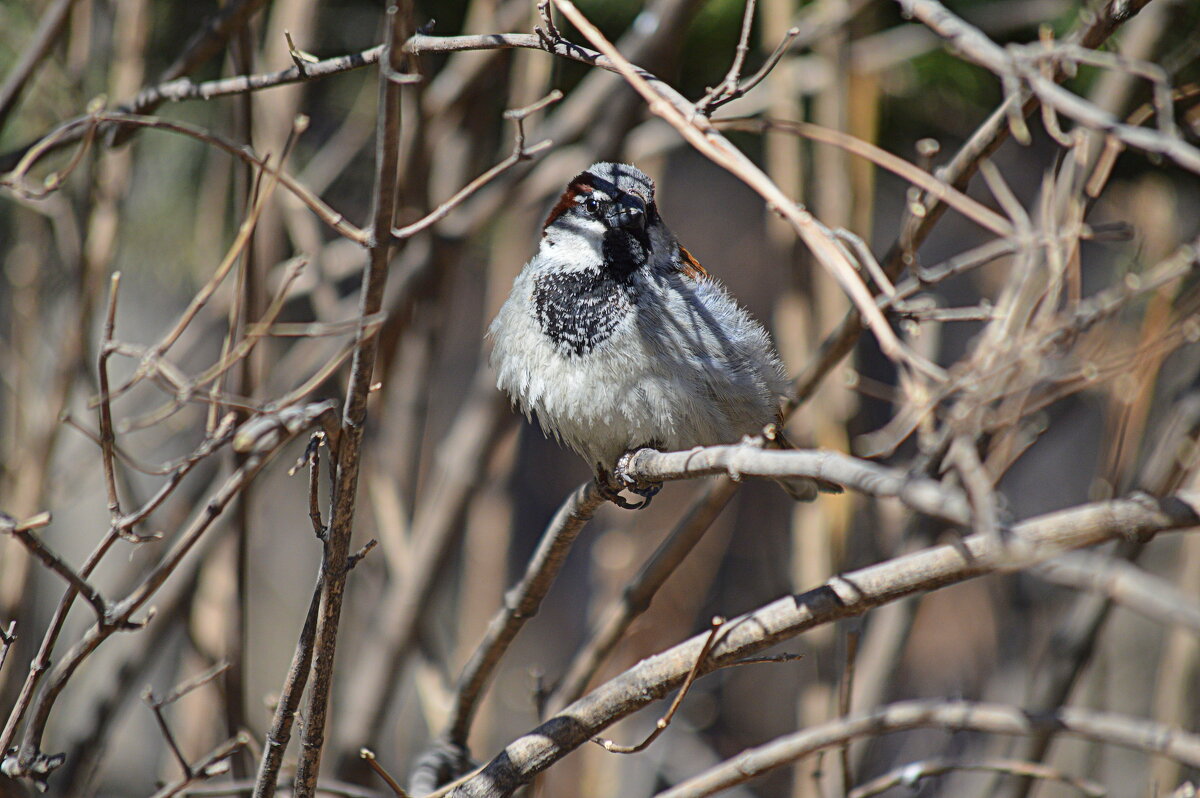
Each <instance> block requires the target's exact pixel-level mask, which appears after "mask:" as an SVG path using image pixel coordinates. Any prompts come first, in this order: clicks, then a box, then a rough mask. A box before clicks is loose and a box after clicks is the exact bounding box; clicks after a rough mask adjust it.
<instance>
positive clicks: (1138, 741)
mask: <svg viewBox="0 0 1200 798" xmlns="http://www.w3.org/2000/svg"><path fill="white" fill-rule="evenodd" d="M919 728H938V729H946V730H953V731H959V730H965V729H970V730H973V731H982V732H988V733H991V734H1016V735H1030V734H1036V733H1039V732H1042V731H1046V730H1048V729H1054V730H1056V731H1064V732H1066V733H1068V734H1072V735H1075V736H1078V737H1083V738H1085V739H1088V740H1093V741H1096V742H1102V743H1108V744H1111V745H1119V746H1123V747H1126V748H1133V749H1136V750H1140V751H1145V752H1148V753H1156V754H1161V755H1162V756H1167V757H1170V758H1172V759H1178V760H1180V761H1182V762H1186V763H1188V764H1191V765H1192V766H1195V765H1196V764H1197V763H1200V737H1197V736H1196V735H1193V734H1189V733H1187V732H1185V731H1183V730H1181V729H1176V728H1172V727H1170V726H1165V725H1164V724H1161V723H1154V722H1153V721H1147V720H1141V719H1139V718H1132V717H1129V716H1127V715H1118V714H1115V713H1105V712H1097V711H1095V710H1089V709H1079V708H1074V707H1064V708H1062V709H1058V710H1056V711H1052V712H1045V713H1032V712H1028V711H1026V710H1022V709H1020V708H1019V707H1013V706H1008V705H1005V704H983V703H972V702H969V701H905V702H901V703H897V704H891V705H889V706H886V707H882V708H880V709H878V710H875V711H874V712H867V713H863V714H860V715H854V716H851V717H849V718H844V719H838V720H835V721H833V722H831V723H826V724H822V725H820V726H816V727H814V728H810V729H805V730H804V731H800V732H796V733H794V734H790V735H786V736H784V737H780V738H778V739H776V740H773V741H772V742H769V743H766V744H765V745H761V746H759V747H757V748H752V749H750V750H748V751H743V752H742V753H741V754H739V755H738V756H737V757H735V758H734V759H732V760H729V761H727V762H724V763H722V764H721V765H718V766H717V767H715V768H710V769H709V770H707V771H706V772H704V773H701V774H700V775H698V776H696V777H694V778H691V779H688V780H687V781H685V782H683V783H682V784H678V785H676V786H675V787H672V788H671V789H669V790H665V791H664V792H660V793H659V794H658V796H657V798H702V796H706V795H712V794H714V793H716V792H719V791H721V790H724V789H728V788H729V787H732V786H734V785H736V784H741V783H743V782H745V781H748V780H750V779H752V778H754V777H756V776H759V775H761V774H763V773H766V772H768V771H770V770H773V769H774V768H777V767H781V766H784V765H787V764H790V763H792V762H794V761H796V760H797V759H799V758H801V757H803V756H807V755H808V754H811V753H814V752H816V751H820V750H823V749H826V748H830V747H833V746H835V745H839V744H841V743H843V742H845V741H848V740H851V739H854V738H860V737H871V736H876V735H879V734H890V733H892V732H898V731H908V730H910V729H919Z"/></svg>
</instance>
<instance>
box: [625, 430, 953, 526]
mask: <svg viewBox="0 0 1200 798" xmlns="http://www.w3.org/2000/svg"><path fill="white" fill-rule="evenodd" d="M625 473H626V474H628V475H629V476H631V477H633V478H634V479H639V480H644V481H646V482H662V481H664V480H669V479H687V478H689V477H701V476H709V475H712V474H729V476H730V477H732V478H734V479H739V478H741V477H743V476H752V477H774V478H779V477H812V478H814V479H826V480H829V481H830V482H836V483H838V484H839V485H843V486H845V487H847V488H850V489H851V490H857V491H859V492H860V493H865V494H867V495H868V496H884V497H889V498H897V499H899V500H900V501H902V502H903V503H904V504H905V505H907V506H908V507H911V508H912V509H914V510H917V511H918V512H922V513H926V514H927V515H932V516H936V517H938V518H943V519H945V520H947V521H950V522H951V523H955V524H964V525H966V524H970V523H971V511H970V509H969V507H968V506H967V502H966V499H965V498H964V497H963V495H962V494H961V493H960V492H959V491H957V490H955V489H952V488H947V487H946V486H944V485H942V484H941V483H939V482H937V481H935V480H932V479H922V478H916V477H910V476H909V475H907V474H905V473H904V472H903V471H898V470H896V469H892V468H885V467H884V466H881V465H877V464H875V463H872V462H870V461H868V460H859V459H858V458H856V457H851V456H849V455H846V454H841V453H840V452H828V451H811V450H807V451H806V450H800V449H789V450H785V451H774V450H766V449H763V448H761V447H759V446H757V445H755V444H753V443H735V444H731V445H728V446H708V447H705V448H696V449H692V450H691V451H687V452H659V451H656V450H654V449H639V450H638V451H636V452H634V453H633V454H632V455H630V456H629V459H628V461H627V462H626V466H625Z"/></svg>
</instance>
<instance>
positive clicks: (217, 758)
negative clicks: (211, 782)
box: [150, 732, 250, 798]
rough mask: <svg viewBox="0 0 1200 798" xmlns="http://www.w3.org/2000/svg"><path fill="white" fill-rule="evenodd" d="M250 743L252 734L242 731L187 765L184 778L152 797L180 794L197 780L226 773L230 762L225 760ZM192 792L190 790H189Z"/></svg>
mask: <svg viewBox="0 0 1200 798" xmlns="http://www.w3.org/2000/svg"><path fill="white" fill-rule="evenodd" d="M249 744H250V735H248V734H246V732H241V733H239V734H237V735H236V736H234V737H231V738H230V739H228V740H226V741H225V742H223V743H221V744H220V745H218V746H217V747H216V748H214V749H213V750H212V751H210V752H209V753H208V754H206V755H204V756H203V757H201V758H200V759H199V760H197V761H195V762H193V763H191V764H190V765H188V766H187V772H186V773H185V774H184V776H183V778H181V779H177V780H175V781H173V782H171V783H170V784H167V785H166V786H165V787H163V788H162V789H160V790H159V791H158V792H156V793H154V795H152V796H150V798H172V796H175V795H179V794H180V793H182V792H183V791H184V790H187V788H188V787H190V786H191V785H193V784H195V783H196V782H197V781H200V780H203V779H209V778H212V777H213V776H219V775H221V774H222V773H224V772H225V771H226V770H227V769H228V767H229V764H228V763H227V762H226V761H225V760H227V759H229V757H231V756H233V755H234V754H236V753H237V752H238V751H241V750H242V749H243V748H245V747H246V746H247V745H249ZM189 792H190V791H189Z"/></svg>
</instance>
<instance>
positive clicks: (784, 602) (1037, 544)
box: [450, 494, 1200, 798]
mask: <svg viewBox="0 0 1200 798" xmlns="http://www.w3.org/2000/svg"><path fill="white" fill-rule="evenodd" d="M1198 506H1200V497H1196V496H1192V495H1190V494H1189V495H1186V496H1185V495H1178V496H1172V497H1168V498H1165V499H1160V500H1157V501H1156V500H1151V499H1145V498H1139V499H1123V500H1117V501H1111V502H1099V503H1095V504H1087V505H1082V506H1080V507H1076V508H1073V509H1070V510H1064V511H1061V512H1058V513H1052V514H1050V515H1045V516H1040V517H1038V518H1032V519H1030V520H1028V521H1024V522H1022V523H1020V524H1017V525H1016V526H1015V527H1013V529H1012V530H1011V532H1010V533H1009V534H1008V535H1007V536H1005V539H1004V540H1002V541H1001V540H997V539H996V538H997V536H995V535H982V534H975V535H971V536H969V537H967V538H964V539H963V540H962V541H961V542H959V543H958V544H956V545H952V546H935V547H933V548H929V549H924V550H922V551H918V552H914V553H912V554H907V555H903V556H900V557H896V558H895V559H892V560H889V561H887V562H883V563H880V564H878V565H873V566H869V567H867V568H863V569H859V570H857V571H851V572H848V573H845V574H843V575H841V576H837V577H834V578H833V579H831V580H830V581H829V582H827V583H826V584H824V585H822V586H821V587H818V588H816V589H814V590H810V591H808V592H806V593H802V594H800V595H797V596H787V597H785V598H782V599H779V600H778V601H775V602H773V603H771V604H768V605H766V606H764V607H761V608H759V609H758V610H756V611H754V612H752V613H749V614H747V615H743V616H741V617H738V618H733V619H730V621H729V622H728V624H727V625H726V629H727V632H726V633H725V634H724V635H722V637H721V640H720V641H719V642H718V644H717V645H716V646H714V648H713V651H712V653H711V655H710V657H709V663H710V665H709V666H708V669H710V670H711V669H713V668H716V667H719V666H720V665H721V664H722V663H725V662H728V661H731V660H738V659H741V658H743V657H746V656H749V655H753V654H755V653H757V652H759V651H762V650H763V649H765V648H767V647H769V646H771V645H774V644H775V643H778V642H780V641H782V640H787V639H790V638H792V637H794V636H796V635H798V634H800V633H801V632H804V631H806V630H808V629H812V628H814V627H816V626H820V625H823V624H827V623H830V622H831V621H835V620H838V619H841V618H846V617H851V616H854V615H861V614H862V613H864V612H866V611H867V610H868V609H872V608H874V607H877V606H880V605H882V604H886V603H888V602H891V601H894V600H896V599H898V598H901V597H903V596H906V595H909V594H911V593H915V592H918V591H927V590H934V589H937V588H939V587H944V586H946V585H949V584H953V583H955V582H960V581H963V580H966V579H971V578H974V577H977V576H980V575H982V574H985V573H989V572H991V571H993V570H995V569H998V568H1004V569H1008V568H1019V567H1027V566H1030V565H1034V564H1036V563H1037V562H1039V561H1043V560H1046V559H1048V558H1050V557H1053V556H1055V555H1057V554H1058V553H1060V552H1062V551H1064V550H1068V549H1074V548H1081V547H1083V546H1090V545H1094V544H1096V543H1099V542H1102V541H1104V540H1110V539H1113V538H1120V537H1123V538H1135V537H1136V538H1145V537H1149V536H1152V535H1154V534H1156V533H1158V532H1162V531H1166V530H1169V529H1181V528H1187V527H1191V526H1195V525H1196V524H1197V523H1200V515H1197V511H1196V507H1198ZM705 637H707V635H704V636H701V637H693V638H692V639H691V640H688V641H686V642H684V643H681V644H679V645H677V646H675V647H673V648H671V649H668V650H666V651H664V652H662V653H660V654H657V655H655V656H653V657H650V658H648V659H645V660H643V661H642V662H640V663H638V664H637V665H636V666H634V667H633V668H631V669H630V670H628V671H626V672H625V673H623V674H621V675H620V676H618V677H616V678H614V679H612V680H611V681H609V682H607V683H605V684H603V685H601V686H600V687H598V688H596V689H595V690H593V691H592V692H591V693H589V694H588V695H586V696H584V697H583V698H581V699H580V700H578V701H576V702H574V703H573V704H571V705H570V706H568V707H565V708H564V709H563V710H562V711H561V712H559V713H558V714H557V715H555V716H554V717H552V718H550V719H549V720H547V721H546V722H545V723H543V724H542V725H541V726H539V727H538V728H537V729H535V730H533V731H531V732H529V733H527V734H526V735H524V736H522V737H521V738H519V739H517V740H514V741H513V742H511V743H510V744H509V745H508V746H506V748H505V749H504V752H503V754H502V755H500V756H499V757H497V758H495V759H493V760H492V761H491V762H490V763H489V764H488V765H487V766H486V767H485V768H484V769H483V770H482V771H481V772H480V773H479V774H478V775H476V776H473V777H471V778H469V779H467V780H466V781H465V782H464V783H462V784H460V785H459V786H457V787H455V788H454V789H453V790H452V791H450V794H452V795H455V796H457V797H459V798H465V797H466V796H471V798H482V797H483V796H488V797H489V798H491V797H492V796H495V797H496V798H499V796H502V795H506V794H508V793H509V792H511V791H512V790H513V789H515V788H516V787H518V786H519V785H521V784H524V783H526V782H528V781H529V779H531V778H533V776H534V775H536V774H537V773H539V772H541V771H543V770H545V769H546V768H548V767H550V766H551V765H552V764H554V762H556V761H557V760H558V759H560V758H561V757H563V756H565V755H566V754H567V753H569V752H570V751H572V750H574V749H575V748H577V747H579V746H580V745H583V744H584V743H586V742H587V741H588V740H590V739H591V738H592V737H593V736H595V735H596V734H597V733H598V732H599V731H600V730H602V729H604V728H605V727H607V726H609V725H611V724H612V723H614V722H616V721H617V720H619V719H621V718H623V717H625V716H627V715H629V714H632V713H633V712H635V711H637V710H638V709H641V708H642V707H644V706H646V705H647V704H649V703H650V702H652V701H654V700H657V699H658V698H661V697H662V696H664V695H665V694H666V693H667V692H668V691H670V690H672V689H674V687H675V686H676V685H678V684H680V683H682V681H683V680H684V678H686V676H687V674H688V672H689V671H690V670H691V668H692V666H693V665H694V663H695V661H696V656H697V654H698V653H699V652H700V650H701V648H702V647H703V645H704V638H705ZM1022 717H1023V716H1022ZM1024 722H1028V721H1024ZM1056 722H1057V721H1056ZM1136 723H1142V724H1145V723H1147V722H1144V721H1137V722H1136ZM1149 725H1150V726H1155V727H1156V730H1158V731H1162V730H1161V729H1160V728H1158V727H1157V725H1156V724H1149ZM1138 728H1139V729H1143V728H1144V727H1142V726H1139V727H1138ZM1032 731H1033V730H1032V728H1031V733H1032ZM1156 739H1158V740H1159V741H1160V742H1161V741H1164V740H1165V741H1167V742H1166V743H1165V745H1166V746H1167V747H1168V748H1169V750H1170V751H1171V754H1172V755H1176V754H1178V753H1179V750H1178V749H1177V747H1176V742H1177V741H1182V742H1179V745H1181V746H1184V748H1185V750H1186V752H1187V756H1188V757H1189V761H1190V757H1191V756H1192V750H1193V749H1192V748H1191V746H1193V745H1195V746H1197V747H1196V748H1195V755H1196V756H1197V757H1200V738H1196V739H1195V740H1193V738H1191V737H1190V736H1183V737H1180V736H1178V735H1168V736H1167V737H1161V736H1160V737H1158V738H1156ZM836 742H837V740H835V741H834V743H831V744H836Z"/></svg>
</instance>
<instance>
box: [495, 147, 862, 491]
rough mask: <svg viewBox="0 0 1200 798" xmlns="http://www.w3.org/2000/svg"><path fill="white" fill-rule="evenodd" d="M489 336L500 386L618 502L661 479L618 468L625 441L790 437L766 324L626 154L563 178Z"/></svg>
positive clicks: (777, 440)
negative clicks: (685, 237) (685, 240)
mask: <svg viewBox="0 0 1200 798" xmlns="http://www.w3.org/2000/svg"><path fill="white" fill-rule="evenodd" d="M487 334H488V336H489V337H490V338H491V339H492V343H493V346H492V353H491V365H492V367H493V369H494V370H495V372H496V384H497V387H498V388H500V389H501V390H503V391H504V392H506V393H507V394H508V395H509V397H510V398H511V400H512V402H513V403H514V405H516V406H517V407H518V408H519V409H520V410H521V411H522V412H524V414H525V416H526V418H529V417H530V416H531V415H536V416H537V419H538V422H539V423H540V424H541V427H542V431H543V432H544V433H545V434H547V435H548V436H549V435H553V436H554V437H555V438H557V439H558V440H559V441H561V442H562V443H564V444H566V445H567V446H568V447H570V448H571V449H573V450H574V451H575V452H577V453H578V454H579V455H580V456H582V457H583V458H584V459H585V460H586V461H587V462H588V464H589V465H590V466H591V468H592V470H593V473H594V475H595V478H596V483H597V485H598V487H599V488H600V492H601V493H602V495H604V496H605V498H607V499H610V500H611V501H613V502H615V503H616V504H618V505H620V506H622V507H644V506H646V505H647V504H649V501H650V499H651V497H653V495H654V494H655V493H656V492H657V490H658V487H660V486H658V485H642V484H636V483H635V481H633V480H631V479H630V478H628V477H627V476H626V475H625V474H624V473H623V471H622V470H621V468H620V464H621V458H622V456H623V455H625V454H626V453H628V452H631V451H635V450H637V449H640V448H643V447H652V448H655V449H660V450H663V451H673V450H681V449H691V448H693V447H697V446H709V445H714V444H720V443H732V442H736V441H738V440H740V439H741V438H743V437H744V436H747V435H759V434H762V433H763V432H764V429H767V430H768V435H767V437H768V439H772V438H773V440H772V441H770V443H769V445H776V446H786V442H784V441H783V440H782V436H781V435H780V433H779V432H778V430H779V421H780V412H779V397H780V395H781V394H783V393H784V392H785V391H786V389H787V376H786V373H785V371H784V368H783V364H782V362H781V361H780V359H779V356H778V354H776V352H775V347H774V346H773V344H772V343H771V338H770V336H769V335H768V334H767V331H766V330H765V329H763V327H762V325H761V324H759V323H758V322H757V321H755V320H754V319H753V318H752V317H751V316H750V314H749V313H747V312H746V311H745V310H744V309H743V308H742V307H741V306H740V305H738V303H737V302H736V301H735V300H734V299H733V298H732V297H731V296H730V295H729V293H728V292H727V291H726V289H725V288H724V286H722V285H721V283H720V282H718V281H717V280H716V279H714V278H713V277H712V276H711V275H710V274H709V273H708V272H707V271H706V270H705V269H704V267H703V266H701V265H700V263H699V261H697V260H696V258H694V257H693V256H692V255H691V253H690V252H688V251H687V249H685V248H684V247H683V246H682V245H680V243H679V241H678V240H677V239H676V238H675V236H674V235H673V234H672V233H671V230H670V229H669V228H668V227H667V225H666V223H665V222H664V221H663V219H662V217H661V216H660V215H659V212H658V206H657V205H656V204H655V201H654V181H652V180H651V179H650V178H649V177H647V176H646V175H645V174H644V173H643V172H642V171H641V170H639V169H637V168H636V167H634V166H630V165H629V164H621V163H597V164H594V165H592V166H591V167H589V168H588V169H587V170H586V171H585V172H582V173H581V174H579V175H578V176H577V177H575V178H574V179H573V180H572V181H571V182H570V184H568V185H567V188H566V191H564V192H563V195H562V197H561V198H560V199H559V200H558V203H557V204H556V205H554V207H553V208H552V209H551V210H550V213H549V215H548V216H547V217H546V221H545V224H544V225H543V226H542V237H541V241H540V243H539V245H538V250H537V253H536V254H535V255H534V256H533V258H532V260H530V261H529V262H528V263H527V264H526V265H525V267H524V269H522V270H521V272H520V274H519V275H518V276H517V278H516V280H515V281H514V282H513V287H512V291H511V293H510V294H509V296H508V298H507V300H506V301H505V302H504V305H503V306H502V307H501V308H500V311H499V313H498V314H497V316H496V318H495V320H493V321H492V323H491V325H490V327H489V328H488V333H487ZM769 425H774V426H773V427H771V426H769ZM781 484H783V485H784V488H785V489H786V490H787V491H788V492H789V493H790V494H791V495H792V496H793V497H794V498H796V499H800V500H808V501H810V500H812V499H814V498H815V497H816V495H817V492H818V490H825V491H829V492H840V491H841V488H840V487H839V486H837V485H834V484H832V483H826V482H824V481H823V480H822V481H816V480H812V479H804V478H801V479H789V480H787V481H786V482H781ZM622 489H629V490H630V491H631V492H633V493H636V494H639V495H641V496H642V497H643V502H642V503H641V504H638V505H634V504H631V503H629V502H627V501H625V500H624V499H623V498H622V497H621V496H620V495H619V494H620V491H621V490H622Z"/></svg>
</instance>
